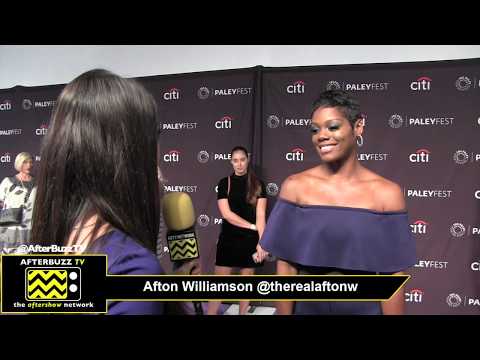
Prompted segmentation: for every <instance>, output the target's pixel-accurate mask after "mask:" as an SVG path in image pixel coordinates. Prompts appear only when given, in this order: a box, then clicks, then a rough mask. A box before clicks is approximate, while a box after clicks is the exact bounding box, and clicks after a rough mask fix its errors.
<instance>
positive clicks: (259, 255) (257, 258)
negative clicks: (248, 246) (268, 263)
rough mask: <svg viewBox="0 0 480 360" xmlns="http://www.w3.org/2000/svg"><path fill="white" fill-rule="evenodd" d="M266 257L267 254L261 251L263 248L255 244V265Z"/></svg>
mask: <svg viewBox="0 0 480 360" xmlns="http://www.w3.org/2000/svg"><path fill="white" fill-rule="evenodd" d="M267 256H268V252H267V251H265V250H263V248H262V247H261V246H260V244H257V252H256V256H255V258H254V261H255V262H257V263H261V262H263V260H265V258H266V257H267Z"/></svg>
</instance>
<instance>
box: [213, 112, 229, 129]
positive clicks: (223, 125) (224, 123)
mask: <svg viewBox="0 0 480 360" xmlns="http://www.w3.org/2000/svg"><path fill="white" fill-rule="evenodd" d="M233 120H234V118H233V117H232V116H229V115H225V116H222V117H221V118H220V120H217V121H215V128H216V129H222V130H223V129H231V128H232V123H233Z"/></svg>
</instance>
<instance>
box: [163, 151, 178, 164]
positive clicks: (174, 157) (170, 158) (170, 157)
mask: <svg viewBox="0 0 480 360" xmlns="http://www.w3.org/2000/svg"><path fill="white" fill-rule="evenodd" d="M163 161H165V162H179V161H180V151H178V150H170V151H169V152H168V153H166V154H165V155H163Z"/></svg>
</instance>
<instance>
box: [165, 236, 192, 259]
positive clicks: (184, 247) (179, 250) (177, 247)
mask: <svg viewBox="0 0 480 360" xmlns="http://www.w3.org/2000/svg"><path fill="white" fill-rule="evenodd" d="M168 247H169V250H170V259H171V260H172V261H178V260H186V259H196V258H197V257H198V247H197V239H195V238H191V239H181V240H170V241H169V242H168Z"/></svg>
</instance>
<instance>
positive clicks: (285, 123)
mask: <svg viewBox="0 0 480 360" xmlns="http://www.w3.org/2000/svg"><path fill="white" fill-rule="evenodd" d="M266 123H267V127H269V128H270V129H276V128H278V127H279V126H282V127H304V128H305V127H308V126H310V124H311V123H312V119H304V118H283V117H279V116H277V115H270V116H268V117H267V121H266Z"/></svg>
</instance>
